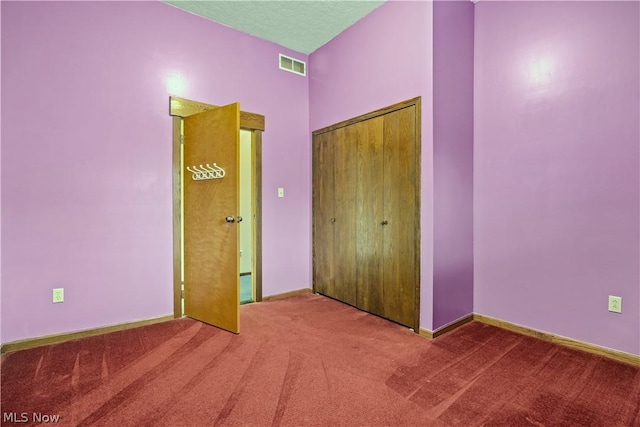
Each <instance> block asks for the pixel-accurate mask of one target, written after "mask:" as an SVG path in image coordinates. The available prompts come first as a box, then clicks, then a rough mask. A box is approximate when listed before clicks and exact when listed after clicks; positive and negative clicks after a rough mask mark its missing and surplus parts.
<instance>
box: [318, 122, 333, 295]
mask: <svg viewBox="0 0 640 427" xmlns="http://www.w3.org/2000/svg"><path fill="white" fill-rule="evenodd" d="M334 147H335V141H334V140H333V139H331V135H330V132H326V133H323V134H320V135H317V136H315V137H314V140H313V284H314V287H315V291H316V292H319V293H321V294H324V295H332V294H335V293H336V292H335V290H334V255H333V234H334V233H333V224H334V222H335V212H334V206H335V203H334V197H333V194H334V179H333V177H334V169H333V159H334V157H335V150H334Z"/></svg>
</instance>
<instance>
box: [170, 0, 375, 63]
mask: <svg viewBox="0 0 640 427" xmlns="http://www.w3.org/2000/svg"><path fill="white" fill-rule="evenodd" d="M166 3H169V4H171V5H173V6H176V7H178V8H180V9H184V10H187V11H189V12H191V13H194V14H196V15H200V16H203V17H205V18H208V19H211V20H213V21H216V22H219V23H221V24H224V25H227V26H229V27H232V28H235V29H237V30H240V31H242V32H245V33H249V34H251V35H254V36H256V37H259V38H261V39H264V40H269V41H271V42H274V43H277V44H279V45H282V46H285V47H288V48H289V49H293V50H295V51H298V52H302V53H306V54H309V53H311V52H313V51H314V50H316V49H318V48H319V47H320V46H322V45H323V44H325V43H327V42H328V41H329V40H331V39H332V38H334V37H335V36H337V35H338V34H340V33H341V32H342V31H344V30H345V29H346V28H348V27H350V26H351V25H353V24H354V23H356V22H357V21H358V20H360V19H361V18H363V17H364V16H366V15H367V14H369V13H370V12H371V11H373V10H374V9H376V8H377V7H379V6H380V5H382V4H383V3H384V1H373V0H293V1H275V0H274V1H272V0H235V1H225V0H200V1H175V0H174V1H166Z"/></svg>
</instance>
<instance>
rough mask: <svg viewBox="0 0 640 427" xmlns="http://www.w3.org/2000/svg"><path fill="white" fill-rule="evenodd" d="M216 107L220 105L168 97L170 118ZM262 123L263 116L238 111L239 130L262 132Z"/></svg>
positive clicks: (263, 121)
mask: <svg viewBox="0 0 640 427" xmlns="http://www.w3.org/2000/svg"><path fill="white" fill-rule="evenodd" d="M217 107H220V105H213V104H205V103H204V102H198V101H192V100H190V99H186V98H179V97H177V96H170V97H169V115H170V116H178V117H188V116H191V115H193V114H197V113H201V112H203V111H206V110H211V109H212V108H217ZM264 123H265V120H264V116H263V115H261V114H256V113H249V112H247V111H240V128H242V129H248V130H261V131H264Z"/></svg>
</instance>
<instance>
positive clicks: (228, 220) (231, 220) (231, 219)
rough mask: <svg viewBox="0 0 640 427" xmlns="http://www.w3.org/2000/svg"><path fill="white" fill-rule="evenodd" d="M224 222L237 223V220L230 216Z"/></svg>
mask: <svg viewBox="0 0 640 427" xmlns="http://www.w3.org/2000/svg"><path fill="white" fill-rule="evenodd" d="M224 220H225V221H227V222H236V219H235V218H234V217H232V216H228V217H226V218H225V219H224Z"/></svg>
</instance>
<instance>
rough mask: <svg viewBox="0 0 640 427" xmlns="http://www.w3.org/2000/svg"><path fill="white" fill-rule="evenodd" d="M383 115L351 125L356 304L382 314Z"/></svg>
mask: <svg viewBox="0 0 640 427" xmlns="http://www.w3.org/2000/svg"><path fill="white" fill-rule="evenodd" d="M383 123H384V119H383V117H376V118H373V119H369V120H365V121H362V122H358V123H356V124H354V125H351V126H350V128H352V129H353V135H354V138H353V141H352V143H353V144H354V145H355V146H356V147H357V157H356V162H355V166H356V169H357V189H356V194H357V196H356V217H357V219H358V221H357V226H356V241H357V304H356V306H357V307H358V308H360V309H362V310H366V311H368V312H371V313H374V314H377V315H383V314H384V305H383V298H384V295H383V285H382V277H383V275H382V245H383V241H382V237H383V227H384V225H382V222H383V220H384V210H383V208H384V204H383V195H384V177H383V174H384V162H383V141H382V137H383Z"/></svg>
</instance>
